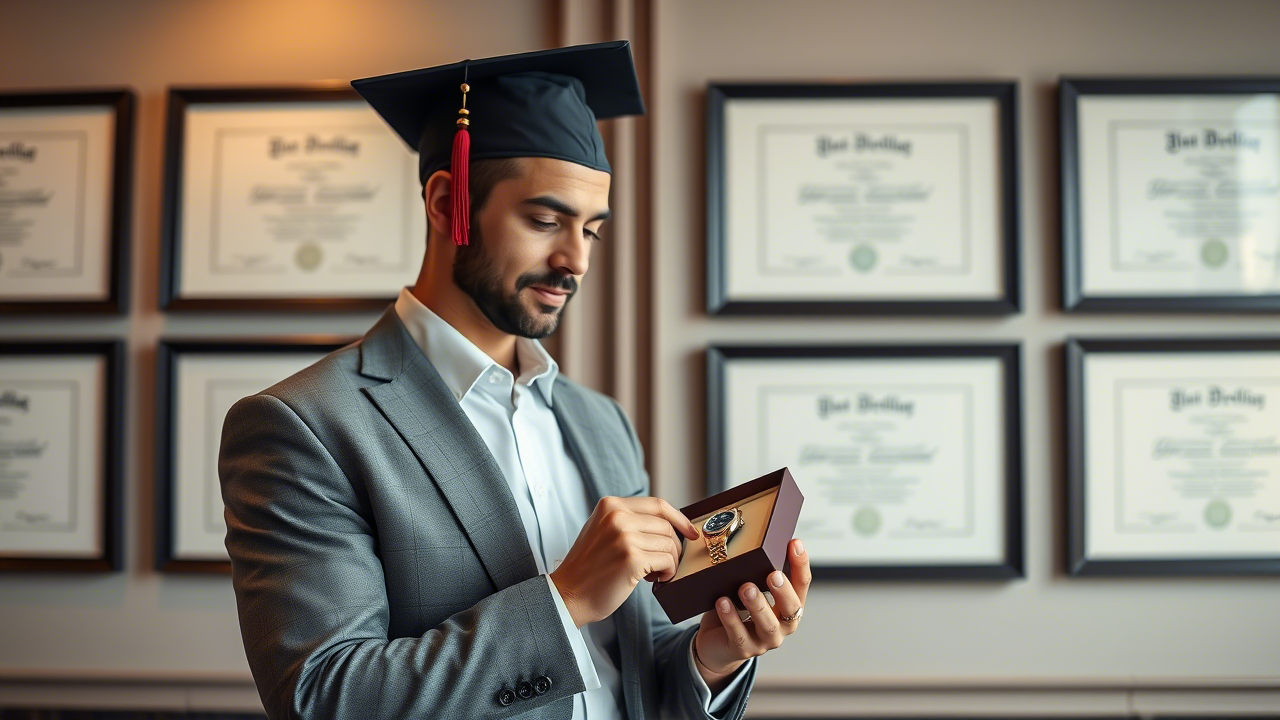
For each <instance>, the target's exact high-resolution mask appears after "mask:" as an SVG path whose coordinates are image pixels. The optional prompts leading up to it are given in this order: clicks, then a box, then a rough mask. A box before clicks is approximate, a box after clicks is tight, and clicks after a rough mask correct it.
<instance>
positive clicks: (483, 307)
mask: <svg viewBox="0 0 1280 720" xmlns="http://www.w3.org/2000/svg"><path fill="white" fill-rule="evenodd" d="M469 231H470V232H469V235H470V237H469V239H468V244H467V245H460V246H458V248H457V252H456V254H455V255H454V258H453V282H454V284H456V285H457V286H458V287H459V288H461V289H462V291H463V292H465V293H466V294H467V295H469V296H470V297H471V299H472V300H473V301H474V302H475V304H476V307H478V308H480V312H482V313H484V316H485V317H487V318H489V322H491V323H493V326H494V327H496V328H498V329H499V330H501V331H502V332H504V333H507V334H508V335H518V336H520V337H526V338H532V339H535V340H537V339H541V338H544V337H547V336H548V335H550V334H551V333H553V332H555V331H556V328H557V327H559V326H560V315H561V313H562V311H563V310H564V308H565V307H567V306H568V304H569V300H571V299H573V295H574V293H576V292H577V291H578V282H577V281H576V280H575V279H573V278H572V277H566V276H564V275H562V274H560V273H557V272H554V271H551V272H546V273H536V272H528V273H524V274H522V275H521V276H520V277H518V278H516V289H515V292H513V293H512V294H510V295H507V294H506V293H505V291H504V290H503V284H502V273H501V272H500V271H499V270H498V267H497V265H496V264H495V263H494V262H493V259H492V258H491V257H489V254H488V252H486V251H485V246H484V242H483V241H482V239H481V237H480V226H479V224H478V223H476V222H475V221H474V220H473V221H472V222H471V227H470V228H469ZM530 285H542V286H544V287H548V288H553V289H557V290H565V291H567V292H568V293H569V294H568V296H567V297H565V299H564V305H561V306H560V307H554V306H551V305H546V304H544V303H541V302H538V301H537V300H535V301H534V304H535V305H536V306H537V307H538V309H537V310H529V309H528V308H527V307H526V306H525V304H524V303H523V302H521V301H520V292H521V291H522V290H524V289H525V288H527V287H529V286H530Z"/></svg>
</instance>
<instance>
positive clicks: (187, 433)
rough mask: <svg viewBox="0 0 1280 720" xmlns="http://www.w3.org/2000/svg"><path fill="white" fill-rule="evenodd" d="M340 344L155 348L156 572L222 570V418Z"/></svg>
mask: <svg viewBox="0 0 1280 720" xmlns="http://www.w3.org/2000/svg"><path fill="white" fill-rule="evenodd" d="M340 345H341V344H340V343H323V344H315V343H304V342H299V343H290V344H284V343H280V344H276V345H272V344H270V343H267V344H262V345H252V344H250V343H243V342H241V344H240V345H227V346H224V347H222V348H219V344H218V343H216V342H209V341H166V342H164V343H162V345H161V351H160V352H161V354H162V356H163V358H162V360H161V363H160V365H161V373H160V374H161V376H162V377H161V379H160V382H161V384H162V386H163V387H164V388H165V390H164V391H163V392H162V393H161V403H162V409H161V414H160V419H161V427H159V431H160V442H159V444H158V449H159V451H160V453H161V458H160V462H159V463H158V467H159V468H160V478H159V480H158V482H159V483H162V485H159V486H158V490H162V491H165V492H160V493H159V494H158V496H157V498H158V499H157V502H158V503H160V504H161V510H160V515H159V516H158V519H159V521H160V523H161V527H159V528H158V529H157V530H158V532H157V535H158V541H159V550H158V551H157V558H156V561H157V566H158V568H159V569H161V570H166V571H181V570H196V571H219V570H225V569H226V568H227V566H226V563H228V562H229V561H230V558H229V556H228V555H227V551H226V546H225V544H224V543H225V540H226V533H227V527H226V521H225V519H224V516H223V503H222V487H221V482H220V481H219V479H218V450H219V448H220V447H221V440H222V426H223V422H224V420H225V419H226V414H227V411H228V410H229V409H230V408H231V406H232V405H234V404H235V403H236V401H238V400H240V399H241V398H244V397H247V396H249V395H254V394H256V393H258V392H261V391H262V390H265V389H266V388H268V387H270V386H272V385H274V384H276V383H277V382H279V381H281V380H284V379H285V378H287V377H289V376H290V375H293V374H294V373H297V372H298V371H300V370H302V369H303V368H305V367H307V366H308V365H311V364H313V363H314V362H316V361H317V360H319V359H321V358H322V357H324V356H325V354H327V353H328V352H329V351H331V350H333V349H335V348H337V347H340Z"/></svg>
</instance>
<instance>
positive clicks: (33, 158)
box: [0, 90, 135, 314]
mask: <svg viewBox="0 0 1280 720" xmlns="http://www.w3.org/2000/svg"><path fill="white" fill-rule="evenodd" d="M134 102H135V101H134V94H133V91H131V90H98V91H92V92H74V93H72V92H47V93H22V94H0V314H17V313H50V312H74V313H123V312H126V311H127V310H128V301H129V292H128V288H127V286H128V272H129V210H130V204H131V203H130V189H131V183H132V180H133V178H132V167H133V122H134V120H133V115H134Z"/></svg>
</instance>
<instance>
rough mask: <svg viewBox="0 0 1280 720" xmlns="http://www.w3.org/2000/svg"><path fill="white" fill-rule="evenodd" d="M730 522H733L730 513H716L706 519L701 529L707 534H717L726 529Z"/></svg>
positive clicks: (726, 511)
mask: <svg viewBox="0 0 1280 720" xmlns="http://www.w3.org/2000/svg"><path fill="white" fill-rule="evenodd" d="M732 520H733V512H732V511H730V510H725V511H724V512H718V513H716V514H715V515H712V516H711V517H710V518H707V522H706V523H705V524H703V526H702V529H703V530H706V531H707V532H709V533H713V532H719V531H720V530H723V529H725V528H726V527H728V526H729V522H730V521H732Z"/></svg>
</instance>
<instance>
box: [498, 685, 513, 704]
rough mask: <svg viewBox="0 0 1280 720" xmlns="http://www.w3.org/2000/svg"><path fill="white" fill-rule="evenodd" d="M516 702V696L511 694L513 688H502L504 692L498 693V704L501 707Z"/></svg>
mask: <svg viewBox="0 0 1280 720" xmlns="http://www.w3.org/2000/svg"><path fill="white" fill-rule="evenodd" d="M515 701H516V694H515V693H513V692H511V688H502V692H500V693H498V703H499V704H501V705H510V704H511V703H513V702H515Z"/></svg>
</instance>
